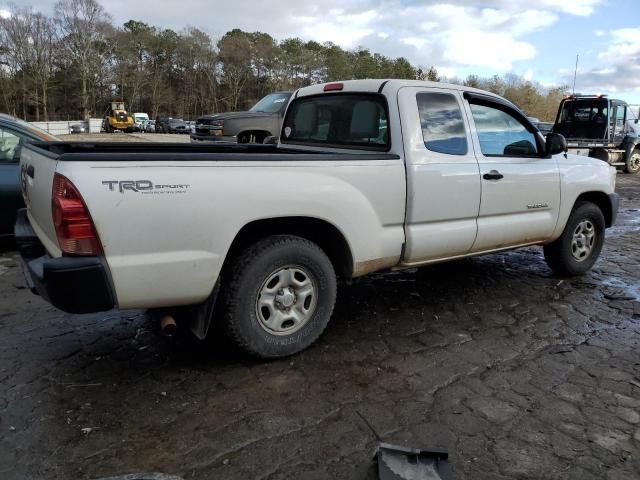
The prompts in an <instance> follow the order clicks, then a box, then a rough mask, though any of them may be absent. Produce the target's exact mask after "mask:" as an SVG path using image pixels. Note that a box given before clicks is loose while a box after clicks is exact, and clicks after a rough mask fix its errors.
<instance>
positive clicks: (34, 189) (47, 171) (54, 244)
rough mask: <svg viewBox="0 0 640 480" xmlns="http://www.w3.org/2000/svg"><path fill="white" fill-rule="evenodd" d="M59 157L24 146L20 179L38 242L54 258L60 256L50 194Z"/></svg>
mask: <svg viewBox="0 0 640 480" xmlns="http://www.w3.org/2000/svg"><path fill="white" fill-rule="evenodd" d="M57 164H58V161H57V155H55V154H53V153H51V152H49V151H47V150H43V149H41V148H38V147H37V145H31V144H28V143H27V144H25V145H24V147H23V149H22V152H21V154H20V179H21V184H22V196H23V197H24V203H25V204H26V206H27V215H28V217H29V221H30V222H31V226H32V227H33V229H34V230H35V232H36V234H37V235H38V238H39V239H40V241H41V242H42V244H43V245H44V247H45V248H46V250H47V252H48V253H49V254H50V255H51V256H53V257H59V256H61V254H62V253H61V251H60V248H59V247H58V239H57V236H56V231H55V228H54V226H53V217H52V213H51V190H52V188H53V176H54V174H55V172H56V167H57Z"/></svg>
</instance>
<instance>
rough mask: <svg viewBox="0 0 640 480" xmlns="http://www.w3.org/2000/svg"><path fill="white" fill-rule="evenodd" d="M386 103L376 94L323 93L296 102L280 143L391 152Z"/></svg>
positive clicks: (286, 120)
mask: <svg viewBox="0 0 640 480" xmlns="http://www.w3.org/2000/svg"><path fill="white" fill-rule="evenodd" d="M388 118H389V115H388V108H387V101H386V99H385V97H384V96H383V95H380V94H376V93H335V94H321V95H313V96H309V97H301V98H297V99H295V100H294V101H293V102H292V104H291V106H290V107H289V109H288V110H287V114H286V117H285V119H284V123H283V126H282V135H281V137H280V142H281V143H284V144H292V145H312V146H324V147H328V148H357V149H359V150H375V151H384V152H386V151H389V148H390V136H389V123H388Z"/></svg>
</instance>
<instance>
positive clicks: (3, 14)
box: [0, 8, 11, 18]
mask: <svg viewBox="0 0 640 480" xmlns="http://www.w3.org/2000/svg"><path fill="white" fill-rule="evenodd" d="M10 16H11V12H10V11H9V10H5V9H4V8H0V18H9V17H10Z"/></svg>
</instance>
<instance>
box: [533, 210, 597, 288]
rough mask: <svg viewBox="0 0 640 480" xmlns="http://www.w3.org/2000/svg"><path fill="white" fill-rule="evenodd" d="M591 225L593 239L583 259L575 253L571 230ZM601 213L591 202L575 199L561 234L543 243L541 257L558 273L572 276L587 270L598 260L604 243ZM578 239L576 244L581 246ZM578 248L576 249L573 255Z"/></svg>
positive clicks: (574, 230)
mask: <svg viewBox="0 0 640 480" xmlns="http://www.w3.org/2000/svg"><path fill="white" fill-rule="evenodd" d="M584 222H587V223H586V225H589V224H590V225H592V226H593V229H594V236H593V243H592V244H591V248H590V251H589V253H588V254H584V255H585V256H584V258H583V259H582V260H578V259H577V258H576V256H574V253H573V252H574V234H575V233H577V230H578V228H579V226H580V225H581V224H582V225H585V223H584ZM604 230H605V223H604V215H603V214H602V210H600V208H599V207H598V206H597V205H595V204H593V203H591V202H582V201H581V202H577V203H576V204H575V206H574V207H573V211H572V212H571V215H570V216H569V220H568V221H567V224H566V225H565V227H564V231H563V232H562V235H560V237H559V238H558V239H557V240H555V241H554V242H552V243H550V244H548V245H545V246H544V257H545V259H546V261H547V264H548V265H549V267H551V269H552V270H553V272H554V273H556V274H557V275H562V276H567V277H572V276H576V275H582V274H584V273H586V272H587V271H589V270H590V269H591V267H593V264H594V263H596V260H598V256H599V255H600V251H601V250H602V246H603V245H604ZM583 241H584V239H583V240H580V241H579V242H578V244H577V246H581V245H582V243H583ZM578 254H579V251H576V255H578Z"/></svg>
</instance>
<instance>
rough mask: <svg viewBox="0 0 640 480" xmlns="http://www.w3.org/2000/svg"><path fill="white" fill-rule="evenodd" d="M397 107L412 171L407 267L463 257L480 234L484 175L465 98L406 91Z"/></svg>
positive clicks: (437, 92)
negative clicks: (479, 219) (465, 108)
mask: <svg viewBox="0 0 640 480" xmlns="http://www.w3.org/2000/svg"><path fill="white" fill-rule="evenodd" d="M398 104H399V107H400V108H399V110H400V112H401V114H400V115H401V121H402V129H403V130H402V135H403V141H404V150H405V158H406V160H405V161H406V169H407V208H406V218H405V235H406V244H405V249H404V256H403V263H404V264H405V265H418V264H422V263H428V262H430V261H435V260H440V259H444V258H448V257H455V256H459V255H464V254H466V253H468V252H469V250H470V249H471V246H472V245H473V242H474V240H475V238H476V233H477V224H476V219H477V216H478V210H479V208H480V173H479V170H478V161H477V160H476V157H475V155H474V150H473V147H472V144H471V140H470V139H471V135H470V130H469V125H468V122H467V120H466V118H465V114H464V109H463V98H462V95H461V93H460V92H458V91H452V90H447V89H439V88H426V87H403V88H401V89H400V90H399V92H398Z"/></svg>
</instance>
